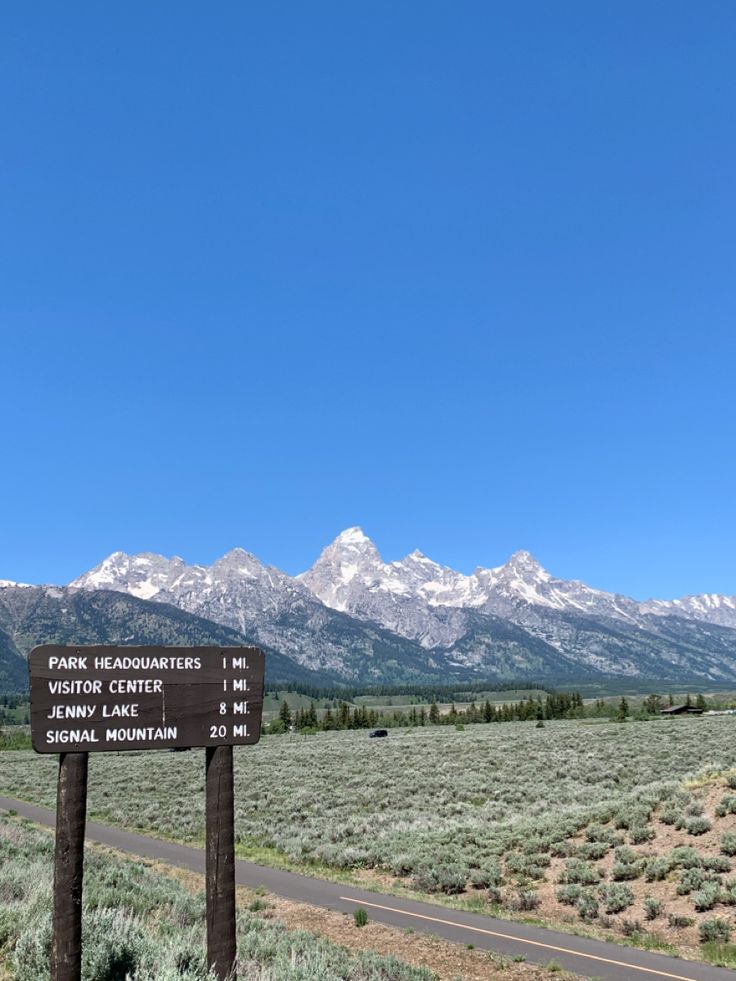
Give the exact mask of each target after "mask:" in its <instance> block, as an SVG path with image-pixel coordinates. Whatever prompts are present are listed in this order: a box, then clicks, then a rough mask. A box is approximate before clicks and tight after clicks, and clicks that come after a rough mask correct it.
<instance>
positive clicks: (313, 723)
mask: <svg viewBox="0 0 736 981" xmlns="http://www.w3.org/2000/svg"><path fill="white" fill-rule="evenodd" d="M683 702H684V704H686V705H694V706H696V707H697V708H702V709H706V708H708V707H710V705H709V702H708V701H707V700H706V698H705V697H704V696H703V695H702V694H700V693H699V694H698V695H696V696H695V698H694V699H693V698H692V696H690V695H687V696H686V697H685V699H684V700H683ZM679 703H680V701H679V700H678V704H679ZM673 704H675V699H674V698H673V696H672V695H671V694H670V695H667V696H662V695H657V694H652V695H648V696H647V697H646V698H645V699H643V700H642V702H641V703H640V704H639V705H638V706H637V707H636V708H633V709H632V707H631V705H630V704H629V701H628V699H627V698H626V696H622V697H621V698H620V700H618V701H615V700H609V701H606V700H605V699H603V698H598V699H596V700H595V701H593V702H589V703H587V704H586V703H585V702H584V701H583V698H582V695H581V694H580V692H578V691H573V692H548V693H547V695H546V696H545V697H542V696H541V695H530V696H529V697H527V698H525V699H521V700H519V701H516V702H503V703H498V702H491V701H490V700H489V699H486V700H485V701H484V702H478V703H476V702H471V703H470V704H469V705H467V704H464V705H463V706H462V707H458V706H457V705H455V703H454V702H453V703H451V704H450V708H449V710H448V711H445V712H441V711H440V707H439V704H438V703H437V701H432V702H431V703H430V704H429V705H426V704H423V705H412V706H406V707H405V708H404V709H403V710H402V709H400V708H396V709H394V710H393V711H391V712H386V711H381V712H379V711H378V710H377V709H373V708H370V707H369V706H367V705H357V706H356V705H350V704H348V702H347V701H344V700H341V701H337V700H336V701H334V702H331V703H328V706H327V708H326V709H324V710H318V709H317V707H316V705H315V703H314V701H312V702H310V704H309V707H308V708H299V709H296V710H295V711H292V709H291V708H290V706H289V703H288V700H286V699H282V700H281V705H280V707H279V714H278V717H277V718H276V719H274V720H272V721H271V722H269V723H266V724H265V725H264V727H263V731H264V733H266V734H278V733H284V732H294V731H295V732H329V731H331V730H338V729H390V728H394V727H400V726H403V727H407V726H408V727H412V726H437V725H456V726H458V725H466V724H468V725H473V724H475V723H490V722H534V721H536V722H537V724H540V723H541V724H542V725H543V724H544V723H545V722H546V721H551V720H554V719H595V718H600V719H612V720H618V721H625V720H626V719H628V718H636V719H649V718H652V717H653V716H658V715H659V714H660V712H661V710H662V709H663V708H665V707H667V706H668V705H669V706H671V705H673Z"/></svg>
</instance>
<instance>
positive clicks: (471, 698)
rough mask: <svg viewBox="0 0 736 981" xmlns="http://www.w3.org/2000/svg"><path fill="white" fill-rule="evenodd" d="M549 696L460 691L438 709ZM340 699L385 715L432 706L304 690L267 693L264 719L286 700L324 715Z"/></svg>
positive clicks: (409, 698)
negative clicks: (312, 695)
mask: <svg viewBox="0 0 736 981" xmlns="http://www.w3.org/2000/svg"><path fill="white" fill-rule="evenodd" d="M546 695H547V692H545V691H541V690H539V689H536V688H534V689H521V688H519V689H512V690H508V691H482V692H458V696H459V697H458V698H457V700H456V701H455V702H454V703H451V702H438V708H439V710H440V713H441V714H443V715H444V714H446V713H447V712H449V711H450V706H451V704H454V705H455V706H456V707H457V708H464V707H467V706H468V705H470V704H471V702H475V704H476V705H482V704H483V703H484V702H485V701H486V700H487V701H489V702H491V703H493V704H494V705H495V704H503V703H511V702H518V701H521V700H523V699H525V698H529V697H530V696H531V697H534V698H536V697H540V698H544V697H545V696H546ZM341 701H345V702H346V704H347V705H350V706H351V708H354V707H356V706H365V707H366V708H369V709H373V710H374V711H376V712H379V713H382V714H386V715H392V714H394V713H397V712H408V711H410V710H411V709H412V708H421V706H424V707H425V709H429V706H430V704H431V703H430V702H429V701H428V700H427V699H426V698H422V697H420V696H419V695H356V696H355V697H354V698H352V699H350V700H344V699H340V698H333V699H330V698H315V699H312V698H310V697H309V696H308V695H303V694H301V692H296V691H278V692H267V693H266V696H265V698H264V700H263V721H264V722H270V721H271V720H272V719H275V718H276V717H277V716H278V714H279V709H280V708H281V706H282V705H283V703H284V702H286V703H287V704H288V706H289V710H290V711H291V712H292V713H294V712H296V711H298V710H299V709H302V710H304V709H308V708H309V706H310V704H311V703H312V702H314V707H315V709H316V710H317V715H318V716H319V717H320V718H321V717H322V716H323V715H324V713H325V711H326V710H327V708H328V707H329V708H331V709H333V711H334V710H335V709H336V708H337V707H338V705H339V704H340V702H341Z"/></svg>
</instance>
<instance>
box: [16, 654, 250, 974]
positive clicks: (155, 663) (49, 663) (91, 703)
mask: <svg viewBox="0 0 736 981" xmlns="http://www.w3.org/2000/svg"><path fill="white" fill-rule="evenodd" d="M264 662H265V659H264V656H263V652H262V651H260V650H259V649H258V648H257V647H227V648H222V647H214V648H212V647H62V646H58V645H45V646H42V647H37V648H35V650H33V651H32V652H31V655H30V657H29V660H28V664H29V671H30V680H31V740H32V743H33V748H34V749H35V750H36V752H38V753H59V754H60V755H59V786H58V795H57V806H56V850H55V857H54V936H53V946H52V954H51V979H52V981H81V964H82V875H83V859H84V826H85V819H86V809H87V762H88V755H87V754H88V753H90V752H98V753H99V752H116V751H121V750H141V749H176V748H193V747H195V746H204V747H206V763H205V787H206V886H207V964H208V967H210V968H211V969H212V970H213V971H214V973H215V976H216V977H217V978H218V981H235V968H236V944H235V827H234V792H233V749H232V748H233V746H242V745H253V744H254V743H257V742H258V740H259V739H260V735H261V716H262V711H263V679H264V668H265V663H264Z"/></svg>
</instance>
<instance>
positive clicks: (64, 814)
mask: <svg viewBox="0 0 736 981" xmlns="http://www.w3.org/2000/svg"><path fill="white" fill-rule="evenodd" d="M87 762H88V755H87V753H62V754H61V755H60V756H59V785H58V790H57V797H56V846H55V852H54V939H53V945H52V950H51V981H80V979H81V976H82V877H83V871H84V826H85V821H86V818H87Z"/></svg>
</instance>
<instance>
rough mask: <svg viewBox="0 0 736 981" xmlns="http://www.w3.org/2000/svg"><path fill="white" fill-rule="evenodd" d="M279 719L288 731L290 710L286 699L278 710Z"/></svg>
mask: <svg viewBox="0 0 736 981" xmlns="http://www.w3.org/2000/svg"><path fill="white" fill-rule="evenodd" d="M279 718H280V719H281V721H282V722H283V723H284V725H285V726H286V728H287V729H288V728H289V727H290V726H291V710H290V708H289V703H288V702H287V701H286V699H284V700H283V702H282V703H281V708H280V709H279Z"/></svg>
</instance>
